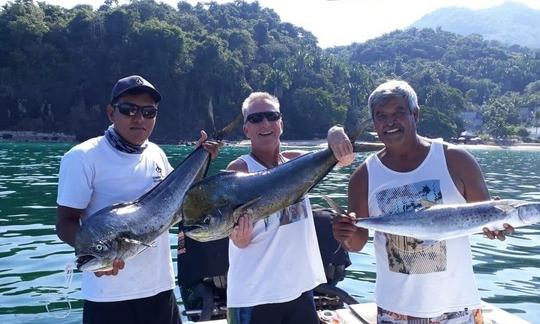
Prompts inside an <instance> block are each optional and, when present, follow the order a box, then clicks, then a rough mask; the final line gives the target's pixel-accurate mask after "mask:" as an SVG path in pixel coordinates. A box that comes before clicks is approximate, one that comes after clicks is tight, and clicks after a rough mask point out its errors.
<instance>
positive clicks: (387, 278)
mask: <svg viewBox="0 0 540 324" xmlns="http://www.w3.org/2000/svg"><path fill="white" fill-rule="evenodd" d="M368 106H369V109H370V111H371V116H372V118H373V125H374V127H375V130H376V132H377V135H378V136H379V139H380V140H381V141H382V142H383V143H384V145H385V148H384V149H382V150H381V151H380V152H377V153H375V154H373V155H371V156H370V157H368V159H367V160H366V161H365V162H364V163H363V164H362V165H360V167H358V169H357V170H356V171H355V172H354V173H353V175H352V177H351V179H350V182H349V210H350V211H351V212H352V213H351V214H349V215H342V216H340V217H337V218H336V220H335V221H334V225H333V231H334V236H335V237H336V239H337V240H339V241H341V242H342V244H343V246H345V247H346V248H347V249H348V250H349V251H359V250H361V249H362V248H363V246H364V245H365V244H366V242H367V240H368V230H367V229H362V228H358V227H356V226H354V225H353V224H354V220H355V218H356V217H370V216H377V215H380V214H391V213H398V212H403V211H408V210H414V209H415V208H416V207H417V206H416V203H417V202H418V201H420V200H422V199H425V200H430V201H433V202H436V203H439V204H456V203H465V202H477V201H484V200H489V199H490V197H489V193H488V189H487V186H486V183H485V181H484V178H483V175H482V172H481V170H480V167H479V165H478V163H477V162H476V161H475V159H474V158H473V157H472V155H470V154H469V153H467V152H466V151H464V150H461V149H458V148H456V147H454V146H449V145H446V144H443V143H442V142H436V141H430V140H428V139H426V138H423V137H420V136H418V134H417V132H416V123H417V122H418V117H419V107H418V99H417V96H416V93H415V92H414V90H413V89H412V88H411V87H410V86H409V85H408V84H407V83H406V82H404V81H397V80H392V81H388V82H386V83H383V84H381V85H380V86H379V87H377V89H375V90H374V91H373V92H372V93H371V95H370V97H369V100H368ZM506 225H507V224H506ZM512 230H513V229H512V228H511V227H510V226H509V225H508V226H507V227H506V231H495V232H489V231H487V229H485V233H486V235H487V236H488V237H489V238H491V239H493V238H495V237H497V238H499V239H500V240H504V238H505V232H511V231H512ZM373 244H374V246H375V254H376V260H377V281H376V287H375V299H376V303H377V306H378V310H377V321H378V322H379V323H381V322H384V323H407V322H414V323H434V322H437V323H458V322H459V323H481V322H482V313H481V311H480V296H479V294H478V290H477V288H476V283H475V280H474V273H473V269H472V256H471V249H470V244H469V240H468V237H462V238H457V239H452V240H446V241H441V242H436V243H428V244H427V243H425V242H423V241H420V240H417V239H415V238H411V237H405V236H398V235H390V234H386V233H379V232H375V234H374V241H373Z"/></svg>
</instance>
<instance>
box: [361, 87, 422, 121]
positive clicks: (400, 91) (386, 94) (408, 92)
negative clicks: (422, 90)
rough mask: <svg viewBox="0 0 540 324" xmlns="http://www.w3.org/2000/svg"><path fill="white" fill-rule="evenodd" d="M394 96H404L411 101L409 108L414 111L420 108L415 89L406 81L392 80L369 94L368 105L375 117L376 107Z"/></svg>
mask: <svg viewBox="0 0 540 324" xmlns="http://www.w3.org/2000/svg"><path fill="white" fill-rule="evenodd" d="M393 98H403V99H405V100H407V102H408V103H409V110H410V111H411V112H413V111H414V110H415V109H420V107H419V106H418V97H417V96H416V92H414V89H413V88H412V87H411V86H410V85H409V84H408V83H407V82H405V81H401V80H390V81H386V82H385V83H383V84H381V85H379V86H378V87H377V88H376V89H375V90H373V92H372V93H371V94H370V95H369V99H368V107H369V111H370V113H371V117H373V110H374V109H375V107H377V106H380V105H384V104H386V103H387V102H388V101H390V100H391V99H393Z"/></svg>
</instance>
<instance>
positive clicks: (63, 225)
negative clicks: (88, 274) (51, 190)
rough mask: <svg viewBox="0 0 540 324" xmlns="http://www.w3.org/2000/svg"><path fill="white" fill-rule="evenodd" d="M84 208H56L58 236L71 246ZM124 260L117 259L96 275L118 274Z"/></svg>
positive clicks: (122, 267)
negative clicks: (107, 269)
mask: <svg viewBox="0 0 540 324" xmlns="http://www.w3.org/2000/svg"><path fill="white" fill-rule="evenodd" d="M82 213H83V210H82V209H77V208H71V207H66V206H58V207H57V208H56V234H57V235H58V237H59V238H60V239H61V240H62V241H64V242H66V243H67V244H69V245H71V246H75V236H76V235H77V231H78V230H79V227H80V223H79V220H80V219H81V215H82ZM124 265H125V263H124V260H121V259H116V260H114V262H113V268H112V270H109V271H97V272H94V274H95V275H96V277H101V276H103V275H112V276H116V275H117V274H118V271H119V270H121V269H124Z"/></svg>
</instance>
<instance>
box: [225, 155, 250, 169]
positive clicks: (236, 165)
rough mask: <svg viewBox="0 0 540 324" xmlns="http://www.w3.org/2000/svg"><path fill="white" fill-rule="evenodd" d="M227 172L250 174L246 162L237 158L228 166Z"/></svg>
mask: <svg viewBox="0 0 540 324" xmlns="http://www.w3.org/2000/svg"><path fill="white" fill-rule="evenodd" d="M227 170H231V171H238V172H248V167H247V164H246V162H245V161H244V160H242V159H240V158H237V159H236V160H234V161H232V162H231V163H229V165H227Z"/></svg>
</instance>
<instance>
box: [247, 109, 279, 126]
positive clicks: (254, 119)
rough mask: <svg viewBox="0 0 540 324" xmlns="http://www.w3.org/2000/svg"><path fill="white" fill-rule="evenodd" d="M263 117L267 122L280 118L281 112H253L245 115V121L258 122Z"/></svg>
mask: <svg viewBox="0 0 540 324" xmlns="http://www.w3.org/2000/svg"><path fill="white" fill-rule="evenodd" d="M265 118H266V120H268V121H269V122H274V121H277V120H279V119H280V118H281V113H280V112H279V111H263V112H258V113H253V114H250V115H248V116H247V117H246V121H248V122H250V123H252V124H258V123H260V122H262V121H263V119H265Z"/></svg>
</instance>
